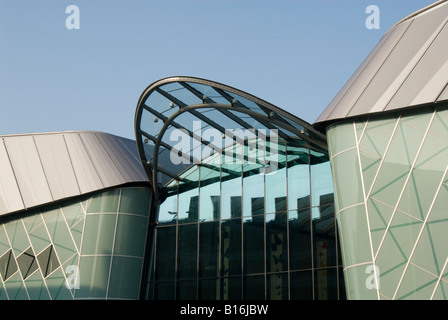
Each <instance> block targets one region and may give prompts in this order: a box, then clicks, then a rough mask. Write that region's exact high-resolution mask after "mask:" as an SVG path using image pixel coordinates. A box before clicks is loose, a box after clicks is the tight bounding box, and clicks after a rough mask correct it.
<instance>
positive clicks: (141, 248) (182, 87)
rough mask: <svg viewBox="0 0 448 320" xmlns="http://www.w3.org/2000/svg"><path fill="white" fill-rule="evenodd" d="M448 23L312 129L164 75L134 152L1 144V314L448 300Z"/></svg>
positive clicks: (48, 140)
mask: <svg viewBox="0 0 448 320" xmlns="http://www.w3.org/2000/svg"><path fill="white" fill-rule="evenodd" d="M447 22H448V1H446V0H444V1H439V2H436V3H435V4H433V5H431V6H429V7H427V8H424V9H422V10H421V11H418V12H416V13H415V14H413V15H411V16H409V17H407V18H405V19H403V20H402V21H400V22H399V23H397V24H396V25H395V26H393V27H392V28H391V29H390V30H389V31H388V32H387V33H386V34H385V35H384V37H383V38H382V40H381V41H380V42H379V43H378V45H377V46H376V48H375V49H374V50H373V51H372V53H371V54H370V55H369V56H368V57H367V58H366V60H365V61H364V63H363V64H362V65H361V66H360V67H359V69H358V70H357V71H356V72H355V74H354V75H353V76H352V78H351V79H350V80H349V81H348V82H347V84H346V85H345V86H344V87H343V88H342V90H341V91H340V92H339V94H338V95H337V96H336V97H335V98H334V100H333V101H332V102H331V103H330V105H329V106H328V107H327V108H326V109H325V110H324V111H323V113H322V114H321V116H320V117H319V118H318V120H317V121H316V123H314V124H313V125H311V124H309V123H307V122H305V121H303V120H301V119H300V118H298V117H296V116H295V115H292V114H290V113H288V112H286V111H284V110H282V109H280V108H278V107H276V106H273V105H272V104H270V103H268V102H266V101H264V100H261V99H259V98H257V97H254V96H252V95H250V94H248V93H246V92H243V91H241V90H238V89H235V88H233V87H230V86H227V85H224V84H221V83H217V82H214V81H210V80H204V79H198V78H193V77H170V78H166V79H162V80H158V81H156V82H154V83H153V84H151V85H150V86H148V88H147V89H146V90H145V91H144V92H143V93H142V95H141V97H140V99H139V100H138V104H137V108H136V113H135V135H136V141H131V140H128V139H124V138H121V137H117V136H114V135H110V134H106V133H100V132H86V131H75V132H58V133H47V134H29V135H11V136H0V138H1V139H2V142H1V143H0V299H12V300H14V299H16V300H17V299H33V300H35V299H151V300H152V299H154V300H161V299H163V300H172V299H181V300H182V299H188V300H196V299H200V300H239V299H256V300H274V299H282V300H288V299H289V300H296V299H307V300H312V299H447V296H446V295H447V293H446V291H447V290H448V286H447V285H448V270H447V264H448V246H447V245H446V243H447V237H446V234H447V233H446V232H447V231H448V225H447V221H448V219H447V215H446V212H447V210H448V203H447V199H448V197H447V195H445V193H447V192H448V189H447V188H448V177H447V176H446V175H447V168H448V157H447V155H448V154H447V153H448V113H447V112H448V110H447V108H448V103H447V99H448V86H447V84H448V53H447V52H448V50H447V49H448V47H447V46H448V45H447V44H448V27H447V26H446V24H447Z"/></svg>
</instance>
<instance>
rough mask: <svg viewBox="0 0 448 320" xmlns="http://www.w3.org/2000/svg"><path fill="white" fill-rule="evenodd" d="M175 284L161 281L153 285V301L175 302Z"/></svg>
mask: <svg viewBox="0 0 448 320" xmlns="http://www.w3.org/2000/svg"><path fill="white" fill-rule="evenodd" d="M175 284H176V282H174V281H162V282H156V283H155V285H154V300H175V297H176V292H175V290H176V286H175Z"/></svg>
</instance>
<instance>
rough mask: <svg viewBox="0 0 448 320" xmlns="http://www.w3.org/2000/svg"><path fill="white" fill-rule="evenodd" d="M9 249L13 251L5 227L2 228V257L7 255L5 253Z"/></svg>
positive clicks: (0, 231)
mask: <svg viewBox="0 0 448 320" xmlns="http://www.w3.org/2000/svg"><path fill="white" fill-rule="evenodd" d="M9 249H11V247H10V246H9V242H8V237H7V236H6V231H5V228H4V227H3V226H0V256H2V255H3V254H5V252H6V251H8V250H9Z"/></svg>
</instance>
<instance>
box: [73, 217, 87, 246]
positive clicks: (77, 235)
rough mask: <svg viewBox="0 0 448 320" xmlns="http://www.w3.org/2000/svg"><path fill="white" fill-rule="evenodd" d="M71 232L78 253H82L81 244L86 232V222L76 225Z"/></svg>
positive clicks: (82, 221)
mask: <svg viewBox="0 0 448 320" xmlns="http://www.w3.org/2000/svg"><path fill="white" fill-rule="evenodd" d="M70 232H71V234H72V237H73V241H74V242H75V244H76V248H77V249H78V252H79V251H81V242H82V236H83V232H84V220H81V221H79V222H78V223H77V224H75V225H74V226H73V227H72V228H71V229H70Z"/></svg>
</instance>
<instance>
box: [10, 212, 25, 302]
mask: <svg viewBox="0 0 448 320" xmlns="http://www.w3.org/2000/svg"><path fill="white" fill-rule="evenodd" d="M21 220H22V219H19V221H16V223H20V222H21ZM16 228H17V226H16ZM5 231H6V228H5ZM25 231H26V229H25ZM5 233H6V237H7V238H8V243H9V245H10V247H11V250H12V251H11V253H12V257H13V259H14V262H15V264H16V265H17V271H16V272H14V274H16V273H19V275H20V280H21V281H22V285H23V288H24V289H25V292H26V296H27V297H28V300H29V299H30V295H29V293H28V290H27V289H26V285H25V281H24V280H23V275H22V273H21V271H20V266H19V265H18V263H17V257H18V256H20V254H19V255H18V256H17V257H16V255H15V254H14V247H13V245H12V243H11V239H9V235H8V232H5ZM10 278H11V277H9V279H10Z"/></svg>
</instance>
